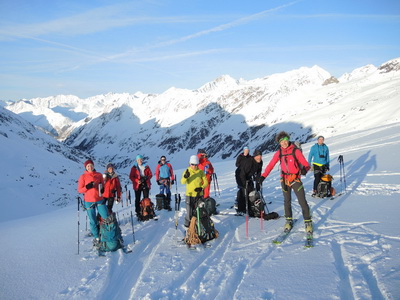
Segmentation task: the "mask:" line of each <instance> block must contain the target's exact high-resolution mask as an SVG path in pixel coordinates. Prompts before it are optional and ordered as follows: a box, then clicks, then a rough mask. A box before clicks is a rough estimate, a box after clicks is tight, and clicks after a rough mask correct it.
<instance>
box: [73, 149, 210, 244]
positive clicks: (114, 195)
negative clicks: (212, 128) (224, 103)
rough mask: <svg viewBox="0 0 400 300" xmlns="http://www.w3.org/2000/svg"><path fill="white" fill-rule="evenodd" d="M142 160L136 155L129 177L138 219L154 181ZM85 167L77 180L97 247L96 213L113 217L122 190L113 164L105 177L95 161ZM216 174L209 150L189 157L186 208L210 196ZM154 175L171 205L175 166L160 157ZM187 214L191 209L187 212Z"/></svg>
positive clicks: (184, 178) (183, 181)
mask: <svg viewBox="0 0 400 300" xmlns="http://www.w3.org/2000/svg"><path fill="white" fill-rule="evenodd" d="M143 159H144V158H143V156H142V155H137V156H136V162H135V164H134V165H133V166H132V168H131V171H130V174H129V179H130V180H131V181H132V185H133V190H134V193H135V212H136V215H137V217H138V218H139V219H140V214H141V213H142V212H141V206H140V202H141V200H142V199H146V198H149V194H150V189H151V179H152V177H153V173H152V171H151V169H150V167H149V166H148V165H147V164H146V163H144V161H143ZM84 167H85V172H84V174H82V175H81V176H80V177H79V180H78V192H79V193H82V194H84V201H83V205H84V207H85V209H86V210H87V214H88V217H89V221H90V229H91V232H92V234H93V236H94V238H95V241H94V244H96V243H97V242H98V240H99V220H98V217H97V213H98V214H99V215H100V217H101V218H102V219H107V217H108V216H109V215H110V214H112V208H113V204H114V202H115V201H117V202H120V201H121V194H122V187H121V182H120V180H119V177H118V175H117V174H116V172H115V168H114V165H113V164H112V163H109V164H108V165H107V167H106V171H105V172H104V174H101V173H99V172H97V171H96V170H95V168H94V162H93V160H91V159H89V160H87V161H85V163H84ZM189 170H190V171H189ZM213 173H214V168H213V166H212V164H211V162H210V161H209V160H208V156H207V153H206V151H205V150H204V149H199V151H198V154H197V155H193V156H192V157H191V158H190V167H189V168H188V169H187V170H186V172H184V174H183V175H182V180H181V182H182V183H183V184H186V203H187V205H190V203H193V199H194V198H195V197H196V196H201V197H204V198H207V197H209V195H210V186H211V185H210V183H211V181H212V174H213ZM155 176H156V182H157V184H158V185H159V187H160V192H159V193H160V194H162V195H165V198H166V202H167V203H170V201H171V186H172V185H174V184H175V175H174V171H173V167H172V165H171V164H170V163H169V162H168V161H167V159H166V157H165V156H164V155H163V156H161V157H160V160H159V162H158V164H157V166H156V171H155ZM200 188H201V190H200ZM195 189H196V191H195ZM191 197H192V198H191ZM191 199H192V202H191ZM168 206H169V204H168ZM169 207H170V206H169ZM188 211H190V210H189V209H188ZM189 214H190V213H189ZM185 225H187V226H188V223H186V222H185Z"/></svg>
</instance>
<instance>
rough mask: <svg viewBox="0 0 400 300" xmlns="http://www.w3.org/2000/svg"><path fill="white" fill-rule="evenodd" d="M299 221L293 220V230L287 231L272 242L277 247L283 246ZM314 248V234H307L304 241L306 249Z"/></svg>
mask: <svg viewBox="0 0 400 300" xmlns="http://www.w3.org/2000/svg"><path fill="white" fill-rule="evenodd" d="M297 221H298V219H293V224H292V228H291V229H290V230H287V231H283V232H282V233H280V234H279V235H278V236H277V237H276V238H274V239H273V240H272V243H273V244H275V245H281V244H282V243H283V242H284V241H285V240H286V239H287V238H288V236H289V235H290V233H291V232H292V231H293V228H294V226H295V225H296V223H297ZM312 247H314V237H313V233H312V232H306V238H305V241H304V248H312Z"/></svg>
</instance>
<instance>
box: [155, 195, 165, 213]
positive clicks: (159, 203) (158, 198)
mask: <svg viewBox="0 0 400 300" xmlns="http://www.w3.org/2000/svg"><path fill="white" fill-rule="evenodd" d="M164 201H165V195H164V194H157V195H156V209H157V210H162V209H163V206H164Z"/></svg>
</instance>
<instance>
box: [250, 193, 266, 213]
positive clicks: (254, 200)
mask: <svg viewBox="0 0 400 300" xmlns="http://www.w3.org/2000/svg"><path fill="white" fill-rule="evenodd" d="M261 213H264V202H263V201H262V199H261V195H260V193H259V192H256V191H251V192H250V193H249V216H250V217H253V218H260V217H261Z"/></svg>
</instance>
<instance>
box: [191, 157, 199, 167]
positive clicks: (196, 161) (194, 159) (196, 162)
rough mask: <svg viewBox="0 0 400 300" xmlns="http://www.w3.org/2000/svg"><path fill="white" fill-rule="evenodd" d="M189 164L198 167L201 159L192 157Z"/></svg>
mask: <svg viewBox="0 0 400 300" xmlns="http://www.w3.org/2000/svg"><path fill="white" fill-rule="evenodd" d="M189 163H190V164H191V165H192V164H193V165H198V164H199V158H198V157H197V155H192V156H191V157H190V160H189Z"/></svg>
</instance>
